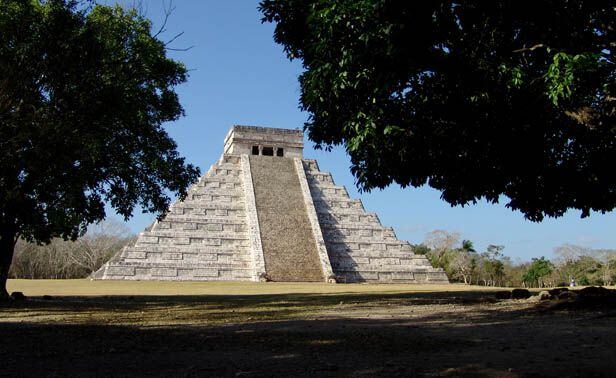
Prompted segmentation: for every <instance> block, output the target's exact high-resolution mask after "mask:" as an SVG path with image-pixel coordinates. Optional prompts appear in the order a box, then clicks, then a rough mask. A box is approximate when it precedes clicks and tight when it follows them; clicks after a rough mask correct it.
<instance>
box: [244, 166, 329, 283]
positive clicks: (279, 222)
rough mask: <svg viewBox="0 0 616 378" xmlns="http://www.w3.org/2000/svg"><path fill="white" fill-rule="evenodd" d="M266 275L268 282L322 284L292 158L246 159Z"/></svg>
mask: <svg viewBox="0 0 616 378" xmlns="http://www.w3.org/2000/svg"><path fill="white" fill-rule="evenodd" d="M250 170H251V174H252V181H253V185H254V192H255V200H256V208H257V214H258V219H259V227H260V230H261V242H262V245H263V257H264V259H265V269H266V271H267V276H268V278H269V279H271V280H272V281H323V280H324V277H323V271H322V268H321V263H320V261H319V257H318V253H317V248H316V243H315V239H314V236H313V233H312V232H311V228H310V224H309V219H308V214H307V212H306V206H305V203H304V198H303V195H302V192H301V188H300V182H299V178H298V175H297V172H296V169H295V163H294V161H293V159H288V158H280V157H270V156H250Z"/></svg>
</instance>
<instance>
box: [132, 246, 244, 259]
mask: <svg viewBox="0 0 616 378" xmlns="http://www.w3.org/2000/svg"><path fill="white" fill-rule="evenodd" d="M131 251H132V252H146V253H147V252H152V253H184V254H202V255H212V254H214V255H215V254H220V255H234V256H238V258H243V257H242V256H248V249H246V248H244V249H241V248H229V247H220V246H207V245H198V244H185V245H158V244H151V245H146V244H141V245H135V246H132V247H130V248H128V249H127V251H126V252H127V253H128V252H131ZM247 258H248V257H247Z"/></svg>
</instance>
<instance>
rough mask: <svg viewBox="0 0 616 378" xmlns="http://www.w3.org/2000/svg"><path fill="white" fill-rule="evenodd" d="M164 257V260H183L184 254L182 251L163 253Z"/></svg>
mask: <svg viewBox="0 0 616 378" xmlns="http://www.w3.org/2000/svg"><path fill="white" fill-rule="evenodd" d="M162 259H163V260H182V254H181V253H177V252H175V253H163V254H162Z"/></svg>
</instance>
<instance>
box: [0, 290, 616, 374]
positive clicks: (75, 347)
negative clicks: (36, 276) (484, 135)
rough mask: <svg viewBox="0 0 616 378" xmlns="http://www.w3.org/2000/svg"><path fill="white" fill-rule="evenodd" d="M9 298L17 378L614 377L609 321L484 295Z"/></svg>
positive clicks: (5, 337)
mask: <svg viewBox="0 0 616 378" xmlns="http://www.w3.org/2000/svg"><path fill="white" fill-rule="evenodd" d="M10 289H11V290H19V291H23V292H24V293H25V294H26V295H28V296H29V299H28V300H27V301H23V302H14V303H12V304H10V305H2V306H1V307H0V338H1V340H2V343H1V344H0V366H1V367H2V368H0V375H5V376H11V377H16V376H30V377H31V376H51V377H55V376H94V377H98V376H101V377H102V376H105V377H108V376H186V377H193V376H194V377H198V376H231V377H239V376H247V377H248V376H276V377H280V376H411V377H412V376H436V377H440V376H445V377H459V376H463V377H484V376H487V377H491V376H496V377H569V376H572V377H576V376H579V377H593V376H596V377H613V376H615V375H616V361H615V356H616V314H615V313H614V312H613V311H612V310H610V309H593V310H579V309H578V310H571V309H568V310H567V309H558V308H557V307H553V306H551V305H547V304H546V303H539V304H537V303H531V302H528V301H522V300H520V301H516V300H503V301H497V300H495V299H493V297H494V296H493V293H490V292H489V291H486V290H485V288H480V287H468V286H459V285H451V286H412V285H325V284H272V283H267V284H247V283H209V284H208V283H174V282H169V283H161V282H90V281H85V280H75V281H12V282H11V283H10ZM44 294H51V295H52V297H50V298H45V297H43V295H44ZM104 294H108V295H104ZM178 294H188V295H178Z"/></svg>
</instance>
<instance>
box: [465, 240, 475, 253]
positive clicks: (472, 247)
mask: <svg viewBox="0 0 616 378" xmlns="http://www.w3.org/2000/svg"><path fill="white" fill-rule="evenodd" d="M462 249H463V250H465V251H466V252H477V251H475V245H474V244H473V242H472V241H470V240H468V239H464V240H462Z"/></svg>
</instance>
